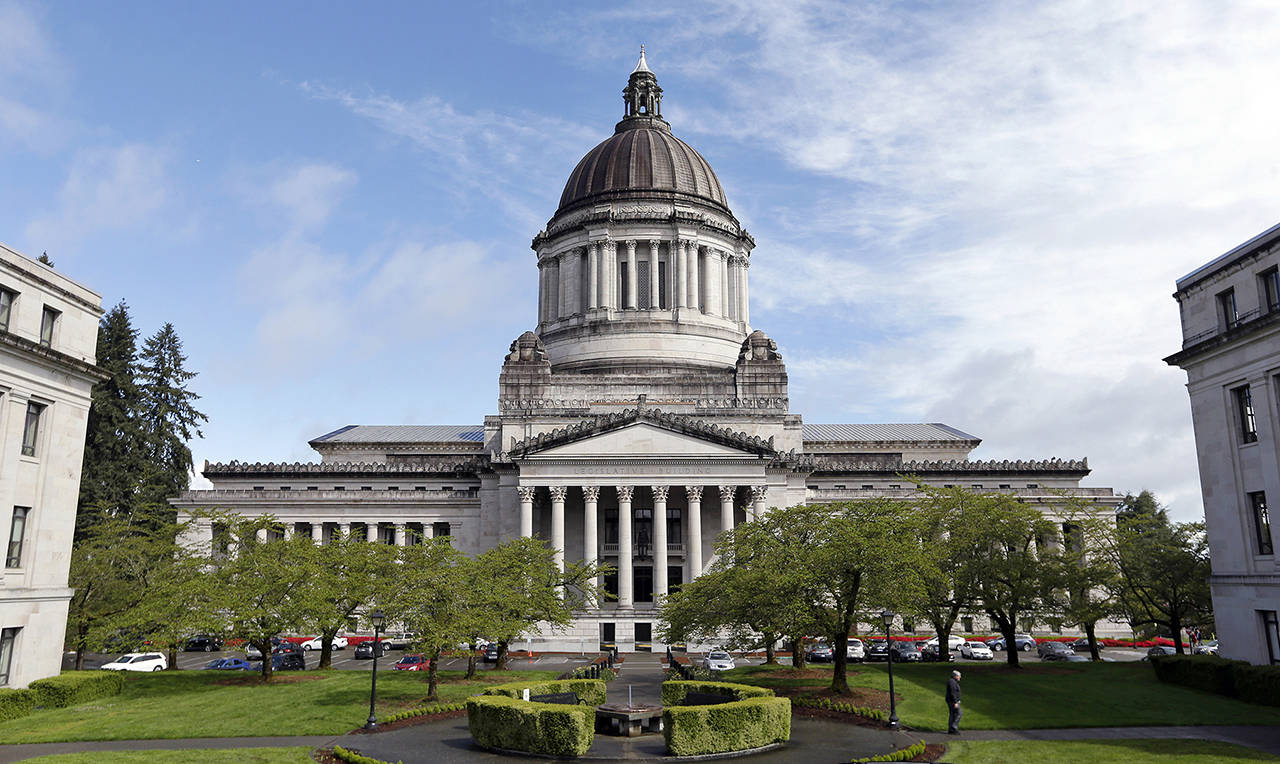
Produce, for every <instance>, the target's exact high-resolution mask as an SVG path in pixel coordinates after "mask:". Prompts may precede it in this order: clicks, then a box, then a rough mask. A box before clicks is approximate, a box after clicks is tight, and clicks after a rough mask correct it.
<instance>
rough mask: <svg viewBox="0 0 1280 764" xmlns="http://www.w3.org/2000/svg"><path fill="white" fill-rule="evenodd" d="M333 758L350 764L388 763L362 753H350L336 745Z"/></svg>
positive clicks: (400, 763)
mask: <svg viewBox="0 0 1280 764" xmlns="http://www.w3.org/2000/svg"><path fill="white" fill-rule="evenodd" d="M333 758H335V759H338V760H340V761H346V762H349V763H350V764H387V762H385V761H383V760H382V759H375V758H373V757H372V756H365V755H364V754H362V753H356V752H355V751H348V750H347V749H346V748H343V747H342V746H340V745H335V746H334V747H333ZM399 764H404V762H403V761H401V762H399Z"/></svg>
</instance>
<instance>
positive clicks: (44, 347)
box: [0, 245, 103, 687]
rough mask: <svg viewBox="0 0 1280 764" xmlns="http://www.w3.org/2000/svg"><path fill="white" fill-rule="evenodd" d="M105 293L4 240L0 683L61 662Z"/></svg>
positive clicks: (51, 670)
mask: <svg viewBox="0 0 1280 764" xmlns="http://www.w3.org/2000/svg"><path fill="white" fill-rule="evenodd" d="M101 315H102V297H101V296H100V295H98V294H97V293H96V292H94V291H92V290H90V289H88V288H87V287H85V286H83V285H81V284H77V283H76V282H74V281H72V280H71V279H69V278H67V277H66V276H63V275H62V274H61V273H58V272H57V271H55V270H53V269H52V268H50V267H48V266H46V265H44V264H42V263H39V262H36V261H35V260H32V259H30V258H28V257H26V256H24V255H21V254H19V253H17V252H15V251H13V250H11V249H9V248H8V247H5V246H3V245H0V549H3V550H4V569H3V570H2V571H0V687H25V686H27V684H29V683H30V682H31V681H33V680H36V679H42V678H44V677H47V676H53V675H55V674H57V673H58V672H59V671H61V670H62V640H63V633H64V631H65V630H66V625H67V607H68V603H69V602H70V600H71V590H70V589H68V588H67V574H68V571H69V569H70V566H71V540H72V536H73V535H74V532H75V522H76V504H77V502H78V500H79V495H80V466H81V463H82V461H83V459H84V438H85V427H86V424H87V422H88V415H89V392H90V389H91V388H92V387H93V384H94V383H95V382H97V381H98V380H99V379H101V378H102V377H103V375H102V374H101V372H100V371H99V370H98V369H97V367H95V366H94V365H93V364H94V360H95V357H96V355H95V351H96V348H97V342H98V318H99V316H101Z"/></svg>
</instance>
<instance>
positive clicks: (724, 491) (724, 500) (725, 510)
mask: <svg viewBox="0 0 1280 764" xmlns="http://www.w3.org/2000/svg"><path fill="white" fill-rule="evenodd" d="M737 492H738V486H736V485H722V486H720V532H721V533H727V532H729V531H731V530H733V495H734V494H735V493H737Z"/></svg>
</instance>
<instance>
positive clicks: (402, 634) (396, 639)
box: [383, 631, 418, 650]
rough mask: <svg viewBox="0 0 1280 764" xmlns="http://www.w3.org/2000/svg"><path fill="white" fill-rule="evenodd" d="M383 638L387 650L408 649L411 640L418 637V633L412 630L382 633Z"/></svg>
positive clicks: (411, 642)
mask: <svg viewBox="0 0 1280 764" xmlns="http://www.w3.org/2000/svg"><path fill="white" fill-rule="evenodd" d="M383 638H384V639H385V640H386V642H387V649H388V650H408V649H409V646H410V645H412V644H413V641H414V640H415V639H417V638H418V635H417V634H414V633H413V632H412V631H397V632H392V633H390V634H384V635H383Z"/></svg>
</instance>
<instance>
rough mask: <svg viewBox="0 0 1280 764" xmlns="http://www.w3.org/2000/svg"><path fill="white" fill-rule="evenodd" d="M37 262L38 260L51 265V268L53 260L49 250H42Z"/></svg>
mask: <svg viewBox="0 0 1280 764" xmlns="http://www.w3.org/2000/svg"><path fill="white" fill-rule="evenodd" d="M36 262H38V263H44V264H45V265H47V266H49V267H50V268H52V267H53V261H52V260H50V259H49V253H48V252H41V253H40V256H39V257H37V258H36Z"/></svg>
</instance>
